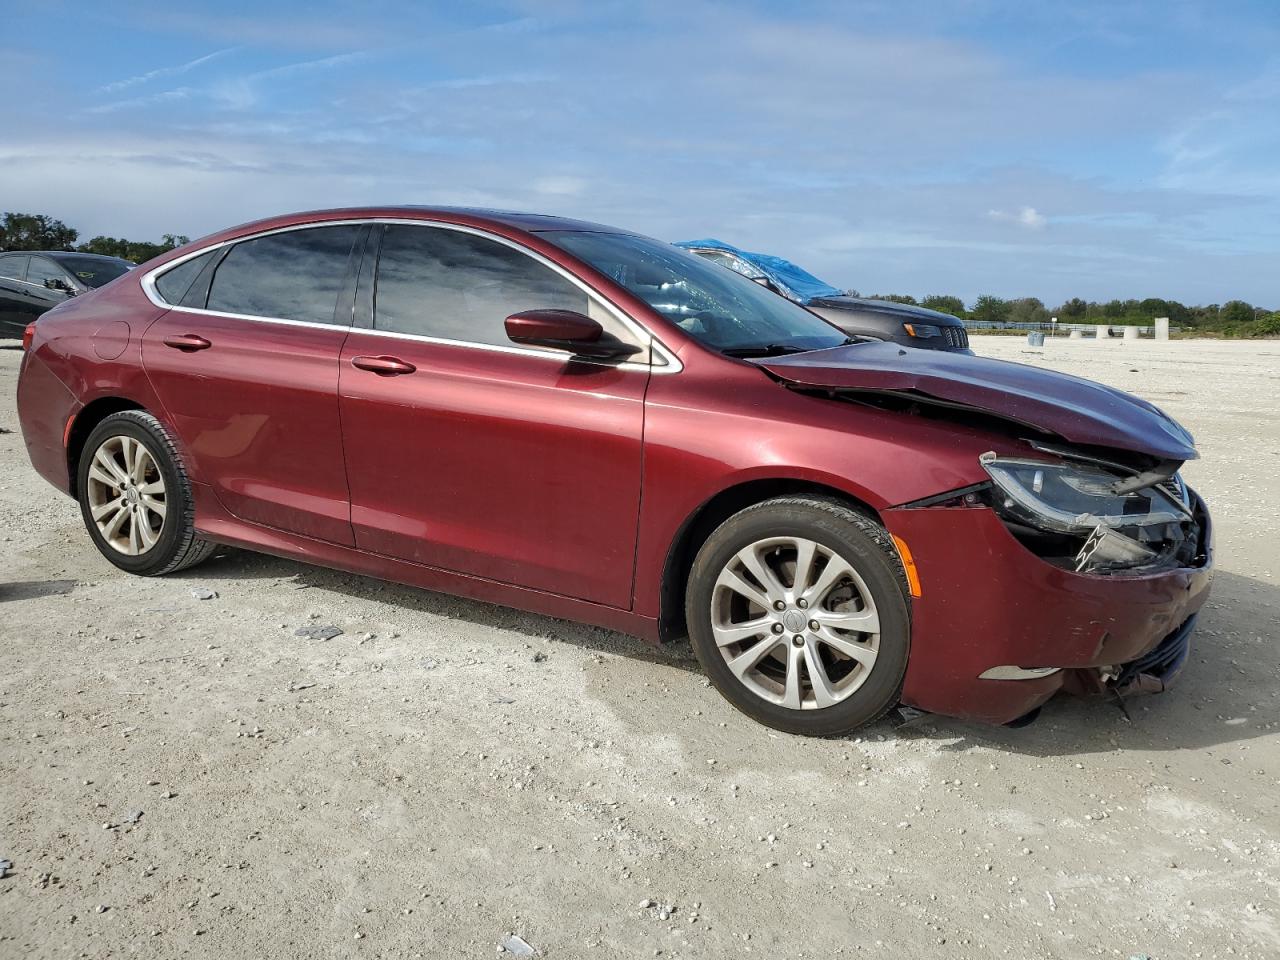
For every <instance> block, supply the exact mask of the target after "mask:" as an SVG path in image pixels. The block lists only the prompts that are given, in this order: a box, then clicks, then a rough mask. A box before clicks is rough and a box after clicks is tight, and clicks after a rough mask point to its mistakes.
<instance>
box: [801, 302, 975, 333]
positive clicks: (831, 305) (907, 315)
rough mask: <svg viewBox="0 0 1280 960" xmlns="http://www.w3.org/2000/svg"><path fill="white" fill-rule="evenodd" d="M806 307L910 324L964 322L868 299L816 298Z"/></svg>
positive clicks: (918, 308)
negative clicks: (848, 312)
mask: <svg viewBox="0 0 1280 960" xmlns="http://www.w3.org/2000/svg"><path fill="white" fill-rule="evenodd" d="M804 305H805V306H806V307H819V308H822V309H824V310H849V311H852V312H855V313H879V314H885V315H888V316H894V317H899V318H900V319H902V320H903V321H905V322H907V323H910V322H911V321H912V320H919V321H921V322H923V323H932V324H934V325H936V326H942V327H962V326H964V322H963V321H962V320H961V319H960V318H959V317H954V316H952V315H951V314H949V313H941V312H939V311H937V310H930V309H929V308H928V307H921V306H916V305H913V304H910V303H898V302H897V301H896V300H868V299H867V298H866V297H843V296H842V297H814V298H812V299H811V300H806V301H805V303H804Z"/></svg>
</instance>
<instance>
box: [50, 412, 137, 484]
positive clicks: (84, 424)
mask: <svg viewBox="0 0 1280 960" xmlns="http://www.w3.org/2000/svg"><path fill="white" fill-rule="evenodd" d="M124 410H142V411H144V412H147V413H150V412H151V411H149V410H147V408H146V407H145V406H143V405H142V404H141V403H139V402H138V401H136V400H130V399H129V398H128V397H98V398H97V399H95V400H91V401H90V402H89V403H87V404H85V405H84V406H83V407H81V408H80V410H79V411H78V412H77V413H76V415H75V417H74V418H73V419H72V421H71V426H70V428H69V429H68V431H67V478H68V481H69V484H70V486H69V490H68V492H69V493H70V494H71V496H73V497H78V496H79V495H80V494H79V490H78V489H77V486H78V484H79V480H80V469H79V468H80V457H81V455H82V454H83V453H84V444H85V441H86V440H88V439H89V434H91V433H93V429H94V427H96V426H97V425H98V424H100V423H101V422H102V421H103V420H105V419H106V418H107V417H109V416H111V415H112V414H113V413H120V412H122V411H124Z"/></svg>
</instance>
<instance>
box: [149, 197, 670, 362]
mask: <svg viewBox="0 0 1280 960" xmlns="http://www.w3.org/2000/svg"><path fill="white" fill-rule="evenodd" d="M362 224H402V225H406V226H416V227H429V228H434V229H437V230H456V231H458V232H460V233H470V234H473V235H475V236H478V237H484V238H485V239H488V240H493V241H496V242H497V243H500V244H503V245H504V246H507V247H510V248H511V249H513V250H517V251H519V252H520V253H523V254H524V255H525V256H528V257H532V258H533V259H534V260H535V261H537V262H538V263H540V264H542V265H543V266H545V267H548V268H550V269H551V270H553V271H555V272H556V273H558V274H559V275H560V276H562V277H564V278H565V279H566V280H568V281H569V282H570V283H572V284H573V285H574V286H576V287H578V288H579V289H580V290H582V292H583V293H585V294H586V295H587V296H588V297H591V298H592V299H594V300H595V301H596V302H598V303H600V304H601V305H603V306H604V308H605V309H606V310H608V311H609V313H611V314H612V315H613V316H614V318H615V319H616V320H617V321H618V322H619V323H621V324H622V325H623V326H624V327H626V329H627V330H629V331H630V332H631V333H632V334H633V335H634V336H635V337H636V339H637V340H638V341H639V342H640V343H641V344H643V345H647V346H648V347H649V350H650V354H651V360H650V362H649V363H637V362H635V361H632V360H626V361H623V362H621V363H609V362H608V361H601V360H593V359H591V358H589V357H577V358H574V359H575V360H576V361H577V362H580V363H592V364H595V365H598V366H605V367H609V368H611V369H614V370H647V371H648V372H650V373H654V374H670V373H679V372H680V371H681V370H683V369H684V365H683V364H682V363H681V362H680V359H679V357H677V356H676V355H675V354H674V353H673V352H672V351H671V350H670V348H668V347H667V345H666V344H664V343H663V342H662V341H661V340H659V339H658V338H657V337H656V336H654V335H653V333H652V332H650V331H649V330H648V329H647V328H646V327H645V326H644V324H642V323H640V322H639V321H637V320H635V319H633V318H632V317H631V316H630V315H629V314H627V313H626V312H625V311H624V310H622V308H621V307H619V306H618V305H617V304H615V303H614V302H613V301H611V300H610V299H609V298H608V297H606V296H605V295H604V294H602V293H601V292H600V291H598V290H596V289H594V288H593V287H591V286H589V285H588V284H587V283H586V282H585V281H583V280H582V279H580V278H579V277H577V276H575V275H574V274H572V273H570V272H569V271H568V270H566V269H565V268H564V267H562V266H560V265H559V264H558V263H555V262H554V261H552V260H550V259H548V258H547V257H545V256H543V255H542V254H541V253H538V252H537V251H536V250H531V249H529V248H528V247H526V246H523V245H522V244H519V243H516V242H515V241H514V240H509V239H507V238H506V237H500V236H498V235H497V234H494V233H490V232H489V231H487V230H481V229H479V228H477V227H469V226H466V225H465V224H457V223H445V222H442V221H439V220H415V219H412V218H408V217H367V218H362V219H342V220H315V221H311V222H308V223H295V224H290V225H289V226H287V227H274V228H273V229H270V230H262V231H260V232H258V233H250V234H246V235H245V236H243V237H235V238H233V239H231V240H222V241H219V242H218V243H212V244H209V245H207V246H203V247H200V248H199V249H198V250H193V251H192V252H190V253H187V254H183V255H182V256H181V257H177V258H176V259H174V260H170V261H169V262H168V263H164V264H161V265H160V266H158V267H155V268H154V269H152V270H149V271H147V272H146V273H145V274H144V275H143V276H142V279H141V281H140V282H141V285H142V291H143V293H145V294H146V296H147V299H148V300H150V301H151V302H152V303H153V304H154V305H155V306H157V307H162V308H164V309H166V310H181V311H182V312H184V313H193V314H196V315H203V316H208V317H225V318H227V319H231V320H254V321H257V322H259V323H279V324H284V325H286V326H291V327H315V328H318V329H321V330H333V329H345V330H347V331H348V332H351V333H368V334H373V335H374V336H380V337H391V338H397V339H402V340H414V341H418V342H421V343H438V344H441V345H444V346H450V347H467V348H470V349H473V350H488V351H491V352H494V353H512V354H518V355H520V356H527V357H545V358H547V359H551V360H559V361H560V362H562V363H563V362H564V361H565V360H567V359H569V357H570V356H571V355H570V354H568V353H567V352H566V351H563V350H539V349H536V348H531V347H517V346H515V345H512V346H509V347H508V346H503V345H501V344H492V343H476V342H473V341H470V340H450V339H447V338H444V337H429V336H425V335H423V334H416V333H401V332H399V331H395V330H376V329H373V328H368V327H356V326H352V325H350V324H345V325H344V324H340V323H318V322H315V321H312V320H287V319H285V318H283V317H260V316H255V315H251V314H244V313H224V312H222V311H220V310H207V309H204V308H201V307H184V306H182V305H180V304H174V303H169V302H168V301H167V300H165V299H164V298H163V297H161V296H160V293H159V291H158V290H157V289H156V278H157V277H158V276H159V275H160V274H162V273H167V272H168V271H169V270H172V269H173V268H174V267H177V266H179V265H181V264H183V263H186V262H187V261H188V260H193V259H195V258H196V257H199V256H202V255H203V254H206V253H210V252H212V251H214V250H220V249H222V248H223V247H229V246H232V245H234V244H237V243H243V242H245V241H246V240H257V239H259V238H261V237H269V236H271V235H273V234H277V233H289V232H291V231H294V230H309V229H311V228H313V227H336V226H350V225H362Z"/></svg>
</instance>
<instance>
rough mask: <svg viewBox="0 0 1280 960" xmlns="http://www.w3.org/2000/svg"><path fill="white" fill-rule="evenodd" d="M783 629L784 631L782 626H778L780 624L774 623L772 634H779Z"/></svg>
mask: <svg viewBox="0 0 1280 960" xmlns="http://www.w3.org/2000/svg"><path fill="white" fill-rule="evenodd" d="M784 629H786V628H785V627H783V626H782V624H780V623H775V624H774V625H773V632H774V633H781V632H782V631H783V630H784Z"/></svg>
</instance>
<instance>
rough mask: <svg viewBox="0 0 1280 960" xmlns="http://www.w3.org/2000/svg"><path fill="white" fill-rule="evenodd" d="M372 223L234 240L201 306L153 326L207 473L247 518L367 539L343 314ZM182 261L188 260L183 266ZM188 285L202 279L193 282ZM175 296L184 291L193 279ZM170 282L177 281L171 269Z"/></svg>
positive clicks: (226, 501) (190, 444) (199, 471)
mask: <svg viewBox="0 0 1280 960" xmlns="http://www.w3.org/2000/svg"><path fill="white" fill-rule="evenodd" d="M366 229H367V228H364V227H362V226H360V225H356V224H350V225H341V226H326V227H310V228H306V229H300V230H289V231H286V232H282V233H273V234H268V235H267V236H264V237H259V238H256V239H250V240H244V241H241V242H240V243H237V244H236V245H235V246H233V247H232V248H231V249H230V251H229V252H227V253H226V255H225V257H222V259H221V260H220V262H218V263H217V265H216V269H214V271H213V273H212V280H211V282H210V283H208V284H207V289H202V290H201V292H200V295H199V298H198V302H197V303H192V302H191V299H192V298H191V297H190V296H188V297H187V298H186V299H185V300H184V303H185V304H186V305H185V306H178V307H175V308H174V309H172V310H170V311H169V312H168V313H166V314H164V315H163V316H161V317H160V319H159V320H157V321H156V322H155V323H153V324H152V325H151V326H150V327H149V328H148V329H147V331H146V333H145V335H144V336H143V341H142V359H143V365H144V366H145V368H146V371H147V374H148V376H149V377H150V379H151V383H152V385H153V386H154V387H155V390H156V393H157V394H158V395H159V397H160V400H161V402H162V403H163V405H164V409H165V412H166V414H167V415H168V417H169V419H170V422H172V424H173V425H174V427H175V428H176V429H177V432H178V435H179V436H180V437H182V439H183V441H184V443H185V444H186V450H187V453H188V454H189V456H190V457H191V459H192V461H193V465H194V467H195V470H194V474H195V476H194V479H196V480H199V481H202V482H205V483H208V484H210V485H211V486H212V487H213V491H214V493H215V494H216V496H217V497H218V499H219V501H221V503H222V505H223V506H224V507H226V508H227V510H228V511H229V512H230V513H232V514H234V515H235V516H237V517H239V518H241V519H243V520H248V521H251V522H253V523H259V524H262V525H264V526H268V527H273V528H275V529H277V530H284V531H287V532H289V533H296V534H301V535H303V536H307V537H313V538H316V539H319V540H327V541H330V542H333V543H340V544H346V545H353V544H354V542H355V541H354V537H353V535H352V531H351V522H350V498H349V495H348V492H347V481H346V470H345V467H344V464H343V455H342V431H341V426H340V424H339V421H338V357H339V354H340V352H341V348H342V342H343V340H344V339H346V336H347V331H348V330H349V329H350V322H351V315H350V309H349V302H348V309H347V311H346V316H345V317H342V316H338V314H339V311H338V309H337V304H338V300H339V294H340V293H341V292H342V291H343V288H344V287H345V286H346V285H348V284H351V283H353V282H354V274H355V268H356V266H357V262H358V260H359V257H360V255H361V252H362V246H363V244H362V243H360V242H358V241H360V240H361V239H362V234H363V232H364V231H365V230H366ZM181 269H182V266H181V265H179V266H178V267H177V268H175V270H181ZM183 279H184V281H186V282H187V283H189V282H190V279H189V278H185V277H184V278H183ZM178 286H181V288H182V290H181V291H179V292H178V294H177V296H175V299H180V298H181V296H182V291H185V290H186V286H185V284H179V285H178ZM156 288H157V290H158V291H160V293H161V295H162V296H163V292H164V291H165V290H166V283H165V276H164V275H163V274H162V275H161V276H160V277H159V278H158V281H157V284H156Z"/></svg>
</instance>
